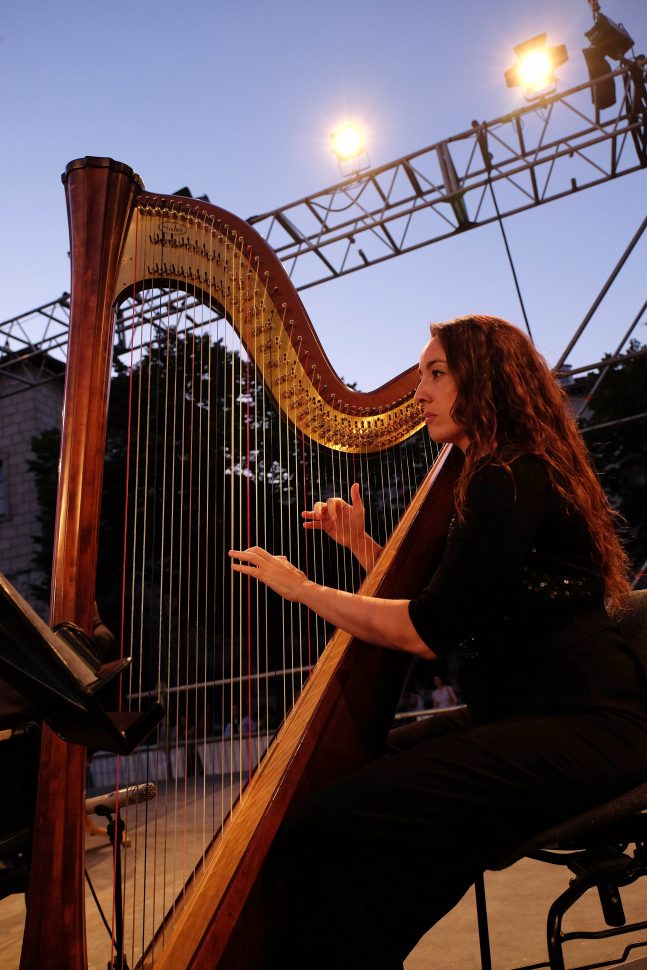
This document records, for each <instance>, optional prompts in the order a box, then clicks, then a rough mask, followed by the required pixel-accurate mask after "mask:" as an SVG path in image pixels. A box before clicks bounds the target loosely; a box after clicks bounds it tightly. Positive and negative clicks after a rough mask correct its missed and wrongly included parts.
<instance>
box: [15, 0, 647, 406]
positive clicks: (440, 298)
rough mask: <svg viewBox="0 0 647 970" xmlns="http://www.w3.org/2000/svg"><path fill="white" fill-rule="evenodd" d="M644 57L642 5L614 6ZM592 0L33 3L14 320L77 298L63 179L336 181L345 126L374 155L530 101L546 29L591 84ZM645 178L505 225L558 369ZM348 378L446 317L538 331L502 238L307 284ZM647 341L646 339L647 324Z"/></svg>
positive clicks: (619, 296) (21, 108) (302, 188)
mask: <svg viewBox="0 0 647 970" xmlns="http://www.w3.org/2000/svg"><path fill="white" fill-rule="evenodd" d="M602 9H603V11H604V12H605V13H606V14H607V15H608V16H609V17H611V18H612V19H613V20H616V21H621V22H623V23H624V24H625V26H626V27H627V29H628V30H629V32H630V33H631V34H632V36H633V37H634V39H635V41H636V50H637V52H644V51H645V50H647V3H646V2H645V0H602ZM591 23H592V17H591V12H590V8H589V5H588V3H587V2H586V0H534V2H532V3H531V2H520V0H492V2H490V3H487V4H486V3H483V2H482V0H454V2H452V3H450V2H438V0H426V2H422V0H398V2H379V0H378V2H376V0H373V2H368V0H355V2H353V0H345V2H340V0H328V2H327V3H325V4H320V5H314V4H308V3H303V2H302V3H298V2H294V0H284V2H281V0H275V2H274V3H273V4H271V5H270V4H267V3H261V2H258V0H247V2H246V3H245V4H231V3H226V4H225V3H221V2H218V0H214V2H211V3H208V2H205V0H197V2H191V0H187V2H185V3H184V4H182V5H180V4H179V3H178V4H171V3H169V2H168V0H162V2H161V3H158V4H152V3H150V2H149V0H131V2H130V3H127V2H124V0H112V2H110V3H105V2H104V3H101V4H100V3H98V2H96V0H84V2H77V0H68V2H61V3H59V4H56V5H54V4H51V3H48V2H42V0H41V2H36V0H22V2H21V3H20V4H12V5H5V11H4V13H3V16H2V20H1V21H0V72H1V79H0V84H1V90H2V92H3V95H2V102H1V108H0V111H1V118H0V127H1V131H2V138H3V152H2V157H1V159H0V166H1V169H2V172H1V174H2V185H3V190H4V191H3V197H4V199H3V201H4V205H3V219H2V225H3V232H2V234H1V240H0V264H1V265H2V267H3V270H4V273H3V284H2V287H1V288H0V320H5V319H7V318H8V317H10V316H13V315H15V314H18V313H21V312H24V311H25V310H28V309H30V308H31V307H34V306H37V305H39V304H41V303H45V302H47V301H49V300H52V299H54V298H55V297H57V296H58V295H59V294H60V293H61V292H62V291H63V290H65V289H68V288H69V279H68V272H69V271H68V261H67V248H68V242H67V223H66V214H65V202H64V194H63V189H62V186H61V185H60V180H59V176H60V173H61V172H62V171H63V169H64V167H65V165H66V163H67V162H68V161H69V160H71V159H73V158H76V157H79V156H82V155H110V156H112V157H113V158H116V159H118V160H120V161H123V162H126V163H128V164H129V165H131V166H132V167H133V168H135V169H136V170H137V171H138V172H139V173H140V175H141V176H142V178H143V179H144V182H145V184H146V186H147V188H149V189H151V190H153V191H160V192H173V191H174V190H175V189H177V188H179V187H180V186H183V185H188V186H189V187H190V188H191V190H192V191H193V192H194V194H196V195H198V194H202V193H204V192H206V193H207V194H208V195H209V197H210V198H211V200H212V201H213V202H215V203H217V204H218V205H221V206H223V207H224V208H228V209H230V210H232V211H233V212H235V213H237V214H238V215H241V216H248V215H252V214H254V213H258V212H264V211H267V210H269V209H273V208H274V207H275V206H278V205H280V204H283V203H287V202H290V201H293V200H295V199H298V198H300V197H301V196H303V195H306V194H308V193H310V192H314V191H316V190H318V189H321V188H323V187H325V186H327V185H330V184H332V183H334V182H335V181H337V180H338V179H339V177H340V176H339V170H338V168H337V163H336V160H335V159H334V157H333V155H332V154H331V152H330V149H329V144H328V135H329V132H330V130H331V129H332V127H333V126H334V124H335V123H336V122H337V121H338V120H340V119H341V118H343V117H344V116H352V117H356V118H358V119H361V120H362V121H363V122H364V124H365V126H366V128H367V130H368V133H369V154H370V159H371V162H372V164H374V165H378V164H381V163H384V162H388V161H389V160H391V159H394V158H397V157H398V156H400V155H403V154H405V153H407V152H410V151H413V150H415V149H418V148H422V147H425V146H426V145H430V144H432V143H433V142H435V141H438V140H440V139H443V138H447V137H450V136H451V135H454V134H457V133H458V132H461V131H463V130H465V129H467V128H469V126H470V123H471V121H472V119H479V120H490V119H494V118H496V117H498V116H500V115H502V114H504V113H506V112H508V111H510V110H513V109H514V108H517V107H521V106H523V104H524V101H523V98H522V96H521V94H520V93H519V91H518V90H517V89H508V88H506V86H505V84H504V81H503V77H502V73H503V71H504V70H505V69H506V68H507V67H509V66H510V65H511V64H512V62H513V59H514V55H513V51H512V48H513V46H514V45H515V44H517V43H519V42H521V41H523V40H526V39H527V38H529V37H531V36H533V35H535V34H537V33H540V32H542V31H547V32H548V39H549V43H550V44H554V43H565V44H566V46H567V48H568V50H569V54H570V60H569V61H568V63H567V64H565V65H564V66H563V67H562V68H561V69H560V71H559V76H560V87H561V89H562V90H564V89H565V88H566V87H569V86H572V85H575V84H579V83H582V82H584V81H585V80H586V71H585V67H584V62H583V59H582V57H581V54H580V49H581V47H583V46H585V43H586V42H585V39H584V36H583V35H584V31H585V30H587V29H588V28H589V27H590V26H591ZM646 178H647V174H646V173H644V172H639V173H635V174H634V175H631V176H627V177H624V178H621V179H618V180H616V181H615V182H613V183H608V184H606V185H604V186H602V187H598V188H595V189H591V190H588V191H585V192H582V193H580V194H579V195H578V196H576V197H573V198H569V199H566V200H562V201H559V202H555V203H551V204H549V205H546V206H543V207H540V208H538V209H535V210H532V211H529V212H526V213H525V214H522V215H520V216H516V217H514V218H512V219H509V220H507V221H506V229H507V232H508V235H509V240H510V244H511V247H512V251H513V255H514V258H515V262H516V264H517V269H518V272H519V277H520V283H521V288H522V292H523V295H524V299H525V301H526V305H527V309H528V312H529V316H530V320H531V323H532V325H533V329H534V331H535V335H536V339H537V344H538V346H539V347H540V349H541V350H542V352H544V353H545V354H546V356H547V358H548V359H549V361H551V362H552V361H554V360H555V359H557V357H558V356H559V354H560V353H561V351H562V349H563V348H564V346H565V345H566V343H567V342H568V340H569V338H570V336H571V335H572V333H573V332H574V330H575V328H576V326H577V325H578V324H579V322H580V320H581V319H582V317H583V316H584V314H585V313H586V311H587V310H588V307H589V306H590V304H591V303H592V301H593V299H594V298H595V296H596V294H597V292H598V289H599V288H600V286H601V284H602V283H603V282H604V280H605V279H606V277H607V275H608V274H609V272H610V271H611V269H612V267H613V265H614V263H615V261H616V260H617V259H618V257H619V256H620V254H621V253H622V251H623V250H624V248H625V247H626V245H627V243H628V242H629V239H630V238H631V236H632V235H633V233H634V232H635V230H636V228H637V227H638V225H639V224H640V222H641V220H642V218H643V216H644V213H645V199H646V198H647V192H646V191H645V187H646V182H645V179H646ZM646 255H647V239H644V240H643V242H642V244H641V245H640V247H639V248H638V249H637V250H636V251H635V253H634V255H633V256H632V258H631V260H630V262H629V264H628V266H627V268H626V270H625V271H623V274H622V275H621V278H620V281H619V285H618V284H617V285H616V287H614V289H613V291H612V293H611V294H610V296H609V297H607V299H606V300H605V302H604V303H603V305H602V308H601V310H600V311H599V313H598V314H597V315H596V318H595V321H594V325H593V326H592V327H591V328H590V330H589V331H588V332H587V337H586V339H585V340H583V341H582V342H581V344H580V345H579V346H578V348H577V351H576V352H575V354H574V355H573V358H572V363H574V364H577V363H586V362H588V361H589V360H593V359H595V358H596V357H597V355H598V354H601V353H602V352H604V351H605V350H611V349H613V348H614V347H615V344H616V342H617V341H618V339H619V337H620V334H621V333H622V332H623V331H624V330H625V329H626V327H627V326H628V323H629V320H630V318H631V317H633V316H634V315H635V313H636V312H637V311H638V309H639V307H640V305H641V303H642V301H643V299H644V298H645V285H644V280H645V277H646V275H647V274H645V264H646V259H645V257H646ZM304 302H305V303H306V306H307V308H308V311H309V312H310V315H311V317H312V319H313V322H314V324H315V327H316V329H317V332H318V334H319V336H320V338H321V340H322V343H323V345H324V347H325V349H326V350H327V352H328V354H329V356H330V358H331V360H332V362H333V364H334V365H335V367H336V369H337V370H338V372H339V373H340V374H341V375H343V376H344V377H345V378H346V379H348V380H357V381H358V382H359V386H360V387H361V388H362V389H364V390H369V389H370V388H372V387H375V386H377V385H378V384H381V383H383V382H384V381H386V380H388V379H389V378H390V377H393V376H394V375H395V374H396V373H398V372H400V371H401V370H404V369H405V368H406V367H408V366H409V365H410V364H411V363H413V362H414V361H415V360H416V358H417V354H418V351H419V349H420V347H421V345H422V344H423V343H424V341H425V339H426V327H427V324H428V322H429V321H430V320H438V319H444V318H447V317H449V316H453V315H455V314H458V313H464V312H469V311H477V310H480V311H483V312H490V313H496V314H499V315H501V316H504V317H507V318H508V319H512V320H515V321H517V322H521V314H520V311H519V306H518V301H517V297H516V294H515V291H514V287H513V282H512V277H511V274H510V270H509V267H508V264H507V261H506V258H505V252H504V249H503V245H502V242H501V237H500V233H499V230H498V228H497V227H496V226H491V227H484V228H481V229H477V230H474V231H471V232H468V233H465V234H463V235H462V236H461V237H459V238H456V239H452V240H448V241H445V242H442V243H439V244H435V245H433V246H430V247H426V248H425V249H423V250H421V251H419V252H417V253H415V254H412V255H409V256H404V257H399V258H397V259H394V260H391V261H390V262H387V263H385V264H382V265H380V266H379V267H375V268H372V269H367V270H364V271H362V272H360V273H356V274H354V275H352V276H350V277H347V278H346V279H343V280H340V281H336V282H334V283H325V284H323V285H322V286H319V287H316V288H314V289H312V290H308V291H306V292H305V293H304ZM638 336H639V337H640V338H641V339H642V340H644V339H645V328H644V326H642V327H641V328H640V329H639V332H638Z"/></svg>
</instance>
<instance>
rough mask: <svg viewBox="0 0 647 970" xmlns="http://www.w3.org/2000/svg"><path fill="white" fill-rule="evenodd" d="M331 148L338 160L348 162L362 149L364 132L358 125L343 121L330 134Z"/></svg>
mask: <svg viewBox="0 0 647 970" xmlns="http://www.w3.org/2000/svg"><path fill="white" fill-rule="evenodd" d="M330 137H331V140H332V148H333V151H334V153H335V155H336V156H337V158H338V159H339V161H340V162H348V161H350V160H351V159H352V158H357V157H358V155H361V154H362V152H363V151H364V145H365V139H364V132H363V131H362V129H361V128H360V127H359V125H355V124H352V123H351V122H345V123H344V124H343V125H340V126H339V127H338V128H335V130H334V131H333V133H332V135H331V136H330Z"/></svg>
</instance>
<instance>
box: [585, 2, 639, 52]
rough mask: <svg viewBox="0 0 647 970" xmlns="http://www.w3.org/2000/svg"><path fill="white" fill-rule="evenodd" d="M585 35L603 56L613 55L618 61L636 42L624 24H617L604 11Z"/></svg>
mask: <svg viewBox="0 0 647 970" xmlns="http://www.w3.org/2000/svg"><path fill="white" fill-rule="evenodd" d="M598 9H599V8H598ZM585 36H586V37H587V39H588V41H589V43H590V44H591V47H594V48H595V49H596V50H597V51H599V53H600V54H602V55H603V56H605V57H612V58H613V59H614V60H616V61H619V60H620V58H621V57H623V55H624V54H626V53H627V51H628V50H629V48H630V47H633V44H634V42H633V40H632V39H631V37H630V36H629V34H628V33H627V31H626V30H625V28H624V27H623V26H622V24H615V23H614V22H613V20H609V18H608V17H605V15H604V14H603V13H598V15H597V16H596V18H595V23H594V24H593V26H592V27H591V29H590V30H587V31H586V34H585Z"/></svg>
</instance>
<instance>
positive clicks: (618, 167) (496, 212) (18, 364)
mask: <svg viewBox="0 0 647 970" xmlns="http://www.w3.org/2000/svg"><path fill="white" fill-rule="evenodd" d="M611 76H612V77H613V78H614V79H615V84H616V88H617V90H619V92H620V96H619V98H618V101H617V106H616V107H615V108H608V109H606V110H605V111H604V112H603V113H602V114H603V115H604V117H602V115H601V113H600V112H599V111H598V110H596V109H595V108H594V107H593V102H592V90H593V86H594V83H595V82H589V83H587V84H581V85H580V86H579V87H576V88H571V89H570V90H569V91H566V92H564V93H563V94H557V95H553V96H552V97H550V98H545V99H543V100H541V101H539V102H537V103H535V104H532V105H530V106H528V107H525V108H522V109H520V110H518V111H515V112H512V113H511V114H509V115H506V116H505V117H502V118H497V119H496V120H494V121H491V122H484V123H478V122H473V124H472V128H471V129H470V130H468V131H465V132H462V133H461V134H459V135H455V136H454V137H452V138H449V139H447V140H445V141H441V142H438V143H436V144H435V145H431V146H429V147H428V148H424V149H421V150H419V151H416V152H413V153H411V154H409V155H405V156H403V157H402V158H400V159H397V160H396V161H394V162H391V163H389V164H387V165H383V166H380V167H377V168H373V169H370V170H368V171H365V172H360V173H357V174H356V175H354V176H353V177H352V178H348V179H346V180H345V181H343V182H340V183H338V184H337V185H334V186H332V187H330V188H328V189H324V190H323V191H321V192H317V193H315V194H314V195H310V196H307V197H306V198H304V199H301V200H299V201H298V202H292V203H290V204H288V205H285V206H281V207H279V208H278V209H275V210H274V211H272V212H268V213H265V214H263V215H257V216H252V217H251V218H249V219H248V222H249V223H250V225H253V226H254V227H255V228H256V230H257V231H258V232H260V234H261V235H262V236H264V238H265V239H266V240H267V241H268V242H269V243H270V245H271V246H272V247H273V248H274V250H275V252H276V253H277V255H278V257H279V258H280V259H281V260H282V261H283V263H284V264H285V266H286V269H287V270H288V272H289V273H290V275H291V277H292V281H293V283H294V285H295V286H296V288H297V289H299V290H301V289H306V288H308V287H310V286H315V285H317V284H319V283H323V282H326V281H327V280H331V279H334V278H337V277H340V276H344V275H347V274H348V273H353V272H356V271H357V270H360V269H363V268H364V267H366V266H371V265H374V264H376V263H380V262H383V261H384V260H386V259H392V258H393V257H395V256H400V255H402V254H404V253H407V252H411V251H413V250H415V249H419V248H420V247H422V246H428V245H430V244H431V243H434V242H439V241H440V240H442V239H446V238H447V237H449V236H453V235H456V234H457V233H461V232H466V231H468V230H469V229H474V228H476V227H477V226H482V225H486V224H488V223H491V222H493V221H494V220H495V219H498V218H504V217H506V216H511V215H514V214H516V213H520V212H524V211H525V210H527V209H531V208H533V207H535V206H538V205H543V204H544V203H546V202H551V201H554V200H556V199H559V198H563V197H564V196H568V195H572V194H574V193H576V192H579V191H582V190H583V189H586V188H590V187H592V186H594V185H599V184H601V183H603V182H607V181H609V180H611V179H615V178H618V177H619V176H620V175H627V174H629V173H631V172H635V171H636V170H637V169H640V168H645V167H647V94H646V90H645V84H646V80H647V59H645V58H644V57H640V58H636V59H635V60H632V61H628V62H626V63H625V64H624V65H623V66H622V67H621V68H620V69H618V70H617V71H614V72H613V74H612V75H611ZM135 302H136V303H138V304H139V305H138V306H137V307H136V310H137V312H136V313H135V312H134V311H135V307H134V305H133V302H132V301H128V302H127V303H126V304H124V305H123V306H122V307H121V308H120V310H119V314H118V318H117V328H116V338H115V339H116V344H117V350H118V352H119V353H120V354H123V353H125V352H127V351H131V352H136V351H137V348H138V347H139V345H140V340H141V334H142V330H146V329H150V328H152V329H153V330H154V329H156V328H162V327H167V326H168V325H169V323H170V322H172V323H173V324H174V325H175V326H179V327H180V328H184V327H188V326H200V327H204V326H211V325H212V324H214V323H215V322H216V320H217V319H218V318H217V314H216V313H215V312H213V311H211V310H210V311H207V310H206V309H205V308H204V307H200V309H199V310H198V305H197V302H196V301H195V300H194V299H193V298H192V297H190V296H189V295H188V294H178V293H177V292H172V293H164V292H163V291H157V292H154V293H151V292H147V293H145V294H141V295H140V296H139V297H137V298H136V301H135ZM207 313H208V315H209V319H208V320H206V319H205V314H207ZM135 318H136V319H137V325H136V326H135V327H133V323H132V321H133V320H134V319H135ZM68 321H69V295H68V294H67V293H64V294H63V295H62V296H61V297H60V298H59V299H58V300H54V301H52V303H48V304H46V305H44V306H42V307H38V308H36V309H35V310H30V311H28V312H26V313H23V314H21V315H20V316H18V317H14V318H12V319H11V320H7V321H5V322H4V323H0V340H2V337H3V336H4V341H3V342H4V347H3V348H2V349H0V378H11V379H12V380H11V381H9V380H2V379H0V398H2V397H6V396H10V395H13V394H16V393H19V392H20V391H21V390H27V389H28V388H29V387H33V386H35V385H37V384H41V383H44V382H47V381H50V380H54V379H56V378H59V377H60V375H61V372H62V369H63V366H64V362H65V352H66V346H67V328H68ZM12 382H13V383H12Z"/></svg>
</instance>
